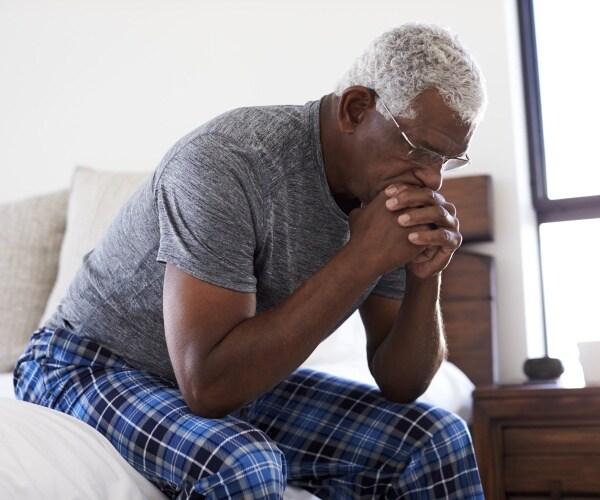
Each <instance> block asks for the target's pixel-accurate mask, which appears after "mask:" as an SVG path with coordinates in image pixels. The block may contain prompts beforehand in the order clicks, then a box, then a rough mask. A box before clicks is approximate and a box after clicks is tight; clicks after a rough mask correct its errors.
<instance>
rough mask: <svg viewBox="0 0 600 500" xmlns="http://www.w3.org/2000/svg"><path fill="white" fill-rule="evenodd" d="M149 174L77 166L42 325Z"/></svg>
mask: <svg viewBox="0 0 600 500" xmlns="http://www.w3.org/2000/svg"><path fill="white" fill-rule="evenodd" d="M149 176H150V174H149V173H148V172H143V173H139V172H102V171H98V170H93V169H90V168H86V167H77V168H76V169H75V172H74V174H73V178H72V180H71V189H70V193H69V207H68V211H67V229H66V232H65V237H64V240H63V244H62V248H61V250H60V261H59V266H58V278H57V279H56V283H55V284H54V288H53V289H52V293H51V294H50V298H49V299H48V303H47V304H46V309H45V311H44V314H43V315H42V316H41V323H42V324H43V322H44V320H46V319H47V318H48V317H50V315H52V313H54V311H55V309H56V308H57V307H58V304H59V303H60V300H61V299H62V297H63V295H64V294H65V292H66V291H67V288H68V286H69V284H70V283H71V281H72V279H73V277H74V276H75V273H76V272H77V270H78V269H79V266H80V265H81V262H82V259H83V256H84V255H85V254H86V253H88V252H89V251H90V250H91V249H92V248H94V246H95V245H96V243H98V241H99V240H100V238H101V237H102V235H103V234H104V232H105V231H106V229H107V228H108V226H109V225H110V223H111V222H112V220H113V219H114V217H115V216H116V215H117V212H118V211H119V209H120V208H121V207H122V206H123V204H124V203H125V202H126V201H127V199H128V198H129V197H130V196H131V195H132V194H133V193H134V192H135V190H136V189H137V188H138V187H139V186H140V185H141V184H142V183H143V182H144V181H145V180H146V179H147V178H148V177H149ZM38 321H40V318H39V317H38Z"/></svg>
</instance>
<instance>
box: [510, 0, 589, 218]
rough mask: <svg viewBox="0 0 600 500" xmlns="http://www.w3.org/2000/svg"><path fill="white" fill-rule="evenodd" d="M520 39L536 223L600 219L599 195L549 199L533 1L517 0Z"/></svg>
mask: <svg viewBox="0 0 600 500" xmlns="http://www.w3.org/2000/svg"><path fill="white" fill-rule="evenodd" d="M516 1H517V9H518V14H519V16H518V17H519V31H520V38H521V60H522V66H523V67H522V70H523V83H524V97H525V112H526V118H527V135H528V139H529V168H530V175H531V195H532V201H533V206H534V209H535V213H536V216H537V222H538V225H539V224H543V223H545V222H560V221H569V220H581V219H595V218H600V195H597V196H581V197H575V198H562V199H556V200H553V199H550V198H548V190H547V182H546V159H545V149H544V129H543V123H542V104H541V96H540V83H539V72H538V60H537V42H536V33H535V19H534V9H533V2H534V0H516Z"/></svg>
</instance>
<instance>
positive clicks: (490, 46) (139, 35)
mask: <svg viewBox="0 0 600 500" xmlns="http://www.w3.org/2000/svg"><path fill="white" fill-rule="evenodd" d="M514 4H515V2H514V0H488V1H486V2H481V1H480V0H454V1H452V2H448V1H446V0H420V1H418V2H403V1H399V0H395V1H389V0H388V1H384V0H373V1H371V2H369V3H368V5H367V4H365V2H364V1H358V0H329V1H326V2H324V1H317V0H302V1H295V2H290V1H288V2H284V1H282V0H259V1H253V2H246V1H243V0H239V1H234V0H221V1H219V2H200V1H198V0H120V1H119V0H103V1H102V0H96V1H83V2H82V1H80V0H27V1H23V0H2V2H0V72H1V75H2V76H1V77H0V169H1V172H2V177H1V178H0V179H1V180H0V202H4V201H10V200H15V199H19V198H21V197H24V196H29V195H33V194H36V193H40V192H44V191H51V190H55V189H58V188H61V187H65V186H67V185H68V183H69V179H70V174H71V171H72V168H73V167H74V166H75V165H88V166H92V167H95V168H102V169H112V170H124V169H126V170H150V169H152V168H154V166H155V165H156V164H157V162H158V161H159V159H160V158H161V156H162V154H163V153H164V152H165V151H166V149H167V148H168V147H169V146H170V145H171V144H172V143H173V142H174V141H175V140H176V139H178V138H179V137H180V136H181V135H183V134H184V133H185V132H187V131H189V130H190V129H192V128H193V127H195V126H196V125H198V124H200V123H201V122H203V121H204V120H206V119H208V118H210V117H212V116H213V115H215V114H217V113H219V112H222V111H225V110H227V109H229V108H232V107H235V106H241V105H254V104H276V103H298V104H300V103H304V102H306V101H308V100H312V99H317V98H319V97H320V96H322V95H324V94H326V93H328V92H330V91H331V89H332V86H333V85H334V83H335V82H336V80H337V79H338V77H339V76H340V75H341V74H342V72H343V71H344V70H345V69H346V67H347V66H348V65H349V64H350V62H351V61H352V60H353V58H354V57H355V56H356V55H358V54H359V52H360V51H361V50H362V48H363V47H364V46H365V45H366V44H367V43H368V42H369V41H370V40H371V39H372V38H373V37H375V36H376V35H377V34H379V33H380V32H381V31H383V30H385V29H387V28H388V27H390V26H392V25H396V24H400V23H403V22H406V21H412V20H419V21H434V22H438V23H441V24H444V25H446V26H449V27H451V28H452V29H453V30H455V31H456V32H458V33H459V35H460V36H461V38H462V39H463V41H464V42H465V43H466V44H467V45H468V46H469V47H470V48H471V49H472V51H473V52H474V54H475V56H476V57H477V59H478V60H479V62H480V64H481V65H482V67H483V70H484V73H485V74H486V76H487V80H488V88H489V95H490V105H489V108H488V113H487V115H486V119H485V121H484V122H483V123H482V125H481V126H480V129H479V130H478V132H477V134H476V137H475V139H474V140H473V143H472V149H471V156H472V158H473V159H474V162H475V165H474V167H473V168H472V169H471V170H470V172H468V173H490V174H491V175H492V176H493V177H494V188H495V192H496V228H497V231H496V241H495V242H494V243H493V244H485V245H479V246H478V248H479V249H480V250H483V251H485V252H487V253H490V254H492V255H494V256H495V257H496V261H497V270H498V308H499V315H498V323H499V328H500V338H499V349H500V357H501V364H500V378H501V380H502V381H504V382H508V381H514V380H518V379H521V378H522V370H521V365H522V363H523V361H524V359H525V358H526V356H527V349H528V343H529V344H530V346H529V350H530V353H531V354H539V352H536V346H535V344H536V339H539V338H540V335H541V333H540V314H539V299H538V296H539V294H538V289H537V282H538V279H537V276H536V272H537V267H536V266H537V264H536V256H535V252H536V240H535V227H534V223H533V216H532V212H531V208H530V202H529V192H528V179H527V163H526V154H525V153H526V151H525V136H524V117H523V111H522V107H521V106H522V96H521V87H520V68H519V60H518V56H519V54H518V37H517V31H516V24H515V23H516V14H515V8H514ZM526 331H528V332H529V335H528V336H526V335H525V332H526ZM528 338H529V340H528Z"/></svg>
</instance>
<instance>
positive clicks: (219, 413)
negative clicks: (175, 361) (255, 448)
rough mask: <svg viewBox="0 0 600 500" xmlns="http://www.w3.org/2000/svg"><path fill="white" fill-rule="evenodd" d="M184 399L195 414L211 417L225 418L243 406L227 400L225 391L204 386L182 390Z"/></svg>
mask: <svg viewBox="0 0 600 500" xmlns="http://www.w3.org/2000/svg"><path fill="white" fill-rule="evenodd" d="M181 393H182V396H183V400H184V401H185V404H186V405H187V406H188V408H189V409H190V411H191V412H192V413H194V414H195V415H198V416H199V417H203V418H209V419H219V418H225V417H226V416H227V415H229V414H230V413H232V412H233V411H235V410H237V409H238V408H239V407H241V406H242V405H241V404H236V403H234V402H233V401H229V400H227V398H225V397H224V396H223V394H224V393H223V392H220V391H217V390H214V389H213V390H211V389H210V388H206V387H202V388H198V389H195V390H183V389H182V391H181Z"/></svg>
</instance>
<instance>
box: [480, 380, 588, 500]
mask: <svg viewBox="0 0 600 500" xmlns="http://www.w3.org/2000/svg"><path fill="white" fill-rule="evenodd" d="M473 398H474V406H473V438H474V443H475V452H476V455H477V461H478V463H479V470H480V472H481V477H482V480H483V485H484V491H485V495H486V499H488V500H496V499H499V500H501V499H505V498H507V499H508V498H510V499H517V498H519V499H521V498H523V499H524V498H527V499H533V498H557V499H558V498H600V387H583V388H576V389H575V388H573V389H572V388H562V387H560V386H557V385H552V384H550V385H545V384H544V385H527V384H526V385H522V386H509V387H482V388H479V389H476V390H475V392H474V394H473Z"/></svg>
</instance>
